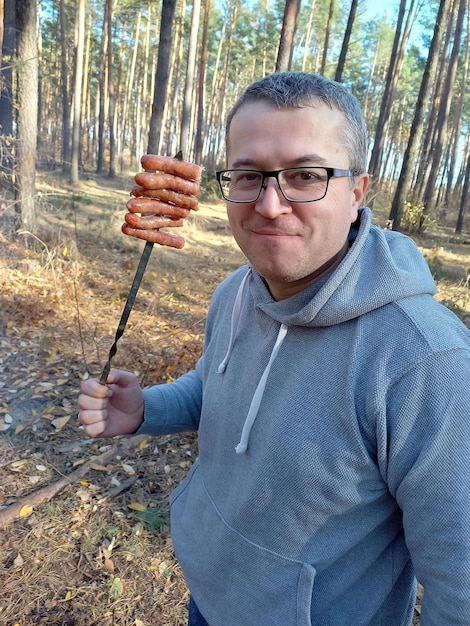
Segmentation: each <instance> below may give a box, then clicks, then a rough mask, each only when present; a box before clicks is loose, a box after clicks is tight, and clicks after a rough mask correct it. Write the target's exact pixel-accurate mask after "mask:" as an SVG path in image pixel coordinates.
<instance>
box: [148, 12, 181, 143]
mask: <svg viewBox="0 0 470 626" xmlns="http://www.w3.org/2000/svg"><path fill="white" fill-rule="evenodd" d="M175 7H176V0H162V19H161V25H160V41H159V45H158V60H157V69H156V71H155V92H154V97H153V104H152V117H151V119H150V129H149V138H148V152H154V153H158V152H159V150H160V141H161V137H162V132H161V131H162V126H163V116H164V112H165V100H166V97H167V88H168V69H169V65H170V52H171V34H172V29H173V16H174V14H175Z"/></svg>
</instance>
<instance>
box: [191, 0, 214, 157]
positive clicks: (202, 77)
mask: <svg viewBox="0 0 470 626" xmlns="http://www.w3.org/2000/svg"><path fill="white" fill-rule="evenodd" d="M205 4H206V6H205V9H204V11H205V12H204V23H203V30H202V42H201V60H200V63H199V88H198V104H197V122H196V139H195V142H194V161H195V162H196V163H201V162H202V153H203V148H204V136H205V133H204V122H205V115H204V113H205V102H206V98H205V95H206V68H207V56H208V55H207V52H208V50H207V42H208V31H209V13H210V5H211V3H210V0H206V3H205Z"/></svg>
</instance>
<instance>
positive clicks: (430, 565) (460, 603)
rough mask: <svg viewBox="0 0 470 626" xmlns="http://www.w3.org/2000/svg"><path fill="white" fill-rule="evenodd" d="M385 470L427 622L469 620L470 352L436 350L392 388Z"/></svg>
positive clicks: (432, 625) (437, 625) (449, 624)
mask: <svg viewBox="0 0 470 626" xmlns="http://www.w3.org/2000/svg"><path fill="white" fill-rule="evenodd" d="M387 395H388V398H387V399H386V406H387V417H386V420H385V423H384V424H383V427H384V429H386V432H385V431H384V432H382V433H381V436H380V437H379V440H380V441H382V442H385V443H384V444H383V447H382V450H381V451H380V452H379V459H380V460H379V462H380V463H381V466H382V472H383V473H384V474H385V475H386V476H385V478H386V480H387V483H388V486H389V489H390V491H391V493H392V494H393V495H394V497H395V498H396V500H397V502H398V504H399V506H400V508H401V510H402V512H403V525H404V529H405V539H406V543H407V546H408V549H409V551H410V554H411V559H412V562H413V566H414V569H415V572H416V577H417V579H418V581H419V582H420V583H421V584H422V585H423V587H424V599H423V605H422V612H421V626H442V625H443V624H445V625H446V626H457V625H458V626H464V625H465V626H468V624H470V354H469V351H468V350H466V349H453V350H447V351H442V352H438V353H433V354H431V355H430V356H428V357H427V358H426V359H425V360H424V361H422V362H421V363H420V364H419V365H418V366H415V367H414V368H412V369H411V370H410V371H408V372H407V373H406V374H405V375H403V376H401V377H400V379H399V380H397V381H395V382H394V383H393V385H392V386H391V387H389V390H388V394H387Z"/></svg>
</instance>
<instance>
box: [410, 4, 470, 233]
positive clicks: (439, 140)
mask: <svg viewBox="0 0 470 626" xmlns="http://www.w3.org/2000/svg"><path fill="white" fill-rule="evenodd" d="M467 2H468V0H460V4H459V7H458V13H457V21H456V24H455V32H454V42H453V46H452V52H451V55H450V60H449V64H448V66H447V68H446V72H445V78H444V85H443V90H442V96H443V97H442V98H441V102H440V106H439V111H438V114H437V121H436V128H437V134H436V141H435V142H434V149H433V151H432V156H431V159H432V162H431V168H430V171H429V176H428V178H427V184H426V188H425V190H424V194H423V204H424V211H423V215H422V216H421V220H420V228H422V227H423V225H424V223H425V219H426V216H427V215H429V213H430V212H431V210H432V208H433V199H434V194H435V191H436V179H437V175H438V171H439V168H440V165H441V159H442V151H443V148H444V140H445V135H446V131H447V120H448V118H449V113H450V105H451V103H452V95H453V93H454V83H455V76H456V74H457V63H458V59H459V52H460V42H461V39H462V31H463V21H464V17H465V9H466V6H467Z"/></svg>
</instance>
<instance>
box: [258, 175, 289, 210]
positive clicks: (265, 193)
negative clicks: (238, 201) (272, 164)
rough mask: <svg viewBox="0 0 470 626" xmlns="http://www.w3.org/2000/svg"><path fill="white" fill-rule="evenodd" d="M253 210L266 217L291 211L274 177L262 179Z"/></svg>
mask: <svg viewBox="0 0 470 626" xmlns="http://www.w3.org/2000/svg"><path fill="white" fill-rule="evenodd" d="M255 210H256V211H257V213H259V214H260V215H263V216H264V217H266V218H268V219H274V218H276V217H277V216H278V215H282V214H283V213H290V212H291V210H292V207H291V205H290V204H289V202H288V201H287V200H286V199H285V198H284V196H283V195H282V193H281V190H280V188H279V184H278V182H277V180H276V179H275V178H274V177H269V178H265V179H264V182H263V188H262V189H261V194H260V197H259V198H258V200H257V201H256V204H255Z"/></svg>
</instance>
